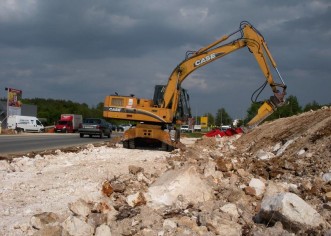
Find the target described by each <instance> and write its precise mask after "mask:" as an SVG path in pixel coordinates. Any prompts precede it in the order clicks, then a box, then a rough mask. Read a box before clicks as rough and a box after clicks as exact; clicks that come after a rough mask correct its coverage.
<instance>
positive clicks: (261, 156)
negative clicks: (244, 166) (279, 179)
mask: <svg viewBox="0 0 331 236" xmlns="http://www.w3.org/2000/svg"><path fill="white" fill-rule="evenodd" d="M274 157H275V154H273V153H272V152H266V151H264V150H259V151H257V153H256V158H257V159H259V160H269V159H271V158H274Z"/></svg>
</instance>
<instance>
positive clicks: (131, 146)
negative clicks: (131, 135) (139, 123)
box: [129, 139, 136, 149]
mask: <svg viewBox="0 0 331 236" xmlns="http://www.w3.org/2000/svg"><path fill="white" fill-rule="evenodd" d="M129 148H130V149H135V148H136V144H135V142H134V139H130V140H129Z"/></svg>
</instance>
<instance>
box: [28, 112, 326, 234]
mask: <svg viewBox="0 0 331 236" xmlns="http://www.w3.org/2000/svg"><path fill="white" fill-rule="evenodd" d="M113 148H117V149H119V148H121V147H118V146H117V147H113ZM132 158H134V156H132ZM164 164H165V168H164V169H162V170H163V171H162V172H161V171H160V170H161V169H158V170H157V171H156V172H153V171H151V169H150V168H149V169H148V170H147V166H144V165H143V163H141V165H128V166H127V174H123V175H118V176H109V178H108V179H106V180H105V181H103V182H102V184H101V185H100V189H99V190H100V198H99V200H98V201H91V200H86V199H84V196H82V197H81V198H79V199H77V200H76V201H73V202H71V203H69V204H68V210H69V212H70V214H69V215H61V214H58V213H57V212H43V213H39V214H35V215H33V216H32V217H31V218H30V223H29V224H30V226H31V228H30V229H29V230H26V233H27V234H31V235H96V236H103V235H128V236H129V235H144V236H149V235H151V236H152V235H158V236H168V235H207V236H208V235H210V236H213V235H227V236H228V235H256V236H259V235H329V234H331V109H330V108H328V107H326V108H323V109H321V110H318V111H312V112H307V113H304V114H301V115H298V116H293V117H290V118H284V119H278V120H276V121H273V122H269V123H265V124H263V125H261V126H259V127H258V128H256V129H254V130H253V131H251V132H249V133H246V134H238V135H234V136H230V137H212V138H210V137H203V138H201V139H197V140H196V142H195V143H194V144H193V145H192V146H189V147H186V148H185V149H182V150H175V151H173V152H172V153H170V154H169V156H168V157H167V158H166V159H165V160H164ZM149 167H150V166H149ZM158 171H159V172H158Z"/></svg>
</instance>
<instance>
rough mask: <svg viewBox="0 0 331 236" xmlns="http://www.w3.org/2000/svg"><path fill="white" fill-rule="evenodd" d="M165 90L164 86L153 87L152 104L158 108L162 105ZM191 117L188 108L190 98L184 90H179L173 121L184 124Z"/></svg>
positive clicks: (189, 107)
mask: <svg viewBox="0 0 331 236" xmlns="http://www.w3.org/2000/svg"><path fill="white" fill-rule="evenodd" d="M165 88H166V85H155V90H154V97H153V102H154V104H156V105H157V106H160V105H161V104H162V100H163V97H164V91H165ZM191 117H192V113H191V106H190V96H189V94H188V92H187V90H186V89H184V88H180V96H179V102H178V107H177V110H176V114H175V117H174V121H177V123H178V122H180V123H185V122H187V121H188V119H189V118H191ZM174 123H176V122H174Z"/></svg>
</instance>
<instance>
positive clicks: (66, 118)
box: [54, 114, 83, 133]
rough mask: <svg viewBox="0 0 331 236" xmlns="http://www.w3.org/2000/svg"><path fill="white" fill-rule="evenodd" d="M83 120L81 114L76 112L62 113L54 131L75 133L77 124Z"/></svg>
mask: <svg viewBox="0 0 331 236" xmlns="http://www.w3.org/2000/svg"><path fill="white" fill-rule="evenodd" d="M82 122H83V116H82V115H77V114H62V115H61V118H60V120H59V121H58V122H57V123H56V125H55V127H54V132H55V133H57V132H61V133H75V132H76V131H77V130H78V128H79V124H80V123H82Z"/></svg>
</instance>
